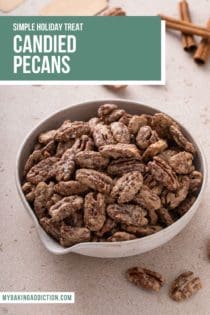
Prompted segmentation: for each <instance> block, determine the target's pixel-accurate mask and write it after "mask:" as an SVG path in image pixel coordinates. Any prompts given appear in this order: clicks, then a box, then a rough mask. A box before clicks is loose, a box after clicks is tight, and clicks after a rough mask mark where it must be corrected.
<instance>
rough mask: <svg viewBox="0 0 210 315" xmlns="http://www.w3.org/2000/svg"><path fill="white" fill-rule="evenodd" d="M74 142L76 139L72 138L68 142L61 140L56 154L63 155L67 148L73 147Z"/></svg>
mask: <svg viewBox="0 0 210 315" xmlns="http://www.w3.org/2000/svg"><path fill="white" fill-rule="evenodd" d="M74 142H75V139H71V140H69V141H67V142H59V143H58V146H57V149H56V156H57V157H62V155H63V154H64V152H65V151H66V150H68V149H70V148H72V146H73V144H74Z"/></svg>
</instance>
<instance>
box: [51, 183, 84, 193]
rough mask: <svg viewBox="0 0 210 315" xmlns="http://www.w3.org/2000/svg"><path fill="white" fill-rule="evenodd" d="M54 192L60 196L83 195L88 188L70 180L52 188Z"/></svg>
mask: <svg viewBox="0 0 210 315" xmlns="http://www.w3.org/2000/svg"><path fill="white" fill-rule="evenodd" d="M54 190H55V191H56V192H57V193H58V194H60V195H62V196H70V195H77V194H82V193H85V192H87V191H88V187H87V186H86V185H84V184H82V183H80V182H79V181H76V180H70V181H67V182H62V181H61V182H59V183H57V184H56V185H55V186H54Z"/></svg>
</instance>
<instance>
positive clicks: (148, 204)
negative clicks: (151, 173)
mask: <svg viewBox="0 0 210 315" xmlns="http://www.w3.org/2000/svg"><path fill="white" fill-rule="evenodd" d="M134 201H135V202H136V203H138V204H139V205H141V206H142V207H144V208H145V209H147V211H148V215H149V217H150V224H152V225H155V224H156V223H157V219H158V217H157V214H156V212H155V210H157V209H159V208H160V207H161V201H160V198H159V196H158V195H156V194H155V193H154V192H153V191H152V190H151V189H150V188H149V187H147V186H146V185H143V186H142V188H141V190H140V192H139V193H138V194H137V195H136V196H135V198H134Z"/></svg>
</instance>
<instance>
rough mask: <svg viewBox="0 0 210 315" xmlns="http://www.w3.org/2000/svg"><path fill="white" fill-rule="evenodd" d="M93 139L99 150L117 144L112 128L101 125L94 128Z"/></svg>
mask: <svg viewBox="0 0 210 315" xmlns="http://www.w3.org/2000/svg"><path fill="white" fill-rule="evenodd" d="M93 139H94V142H95V145H96V146H97V147H98V148H100V147H101V146H104V145H107V144H113V143H115V140H114V138H113V135H112V133H111V129H110V127H109V126H106V125H104V124H101V123H100V124H97V125H96V126H95V128H94V130H93Z"/></svg>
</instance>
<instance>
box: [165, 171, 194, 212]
mask: <svg viewBox="0 0 210 315" xmlns="http://www.w3.org/2000/svg"><path fill="white" fill-rule="evenodd" d="M179 182H180V188H179V189H178V190H177V191H176V192H174V193H172V192H169V193H168V194H167V196H166V202H167V205H168V207H169V209H175V208H176V207H178V206H179V205H180V203H181V202H182V201H184V200H185V199H186V197H187V195H188V192H189V187H190V180H189V177H187V176H183V177H181V179H180V181H179Z"/></svg>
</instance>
